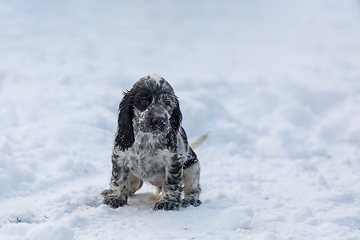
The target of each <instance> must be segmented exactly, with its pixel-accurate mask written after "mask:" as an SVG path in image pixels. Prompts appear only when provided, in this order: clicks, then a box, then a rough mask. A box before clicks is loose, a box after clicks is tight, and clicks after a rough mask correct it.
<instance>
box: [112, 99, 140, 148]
mask: <svg viewBox="0 0 360 240" xmlns="http://www.w3.org/2000/svg"><path fill="white" fill-rule="evenodd" d="M132 99H133V98H132V97H131V96H130V94H129V93H125V96H124V98H123V99H122V100H121V102H120V105H119V117H118V131H117V133H116V137H115V146H119V147H120V150H121V151H125V150H126V149H128V148H129V147H131V146H132V145H133V144H134V141H135V137H134V127H133V123H132V119H133V117H134V107H133V104H132Z"/></svg>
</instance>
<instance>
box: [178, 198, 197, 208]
mask: <svg viewBox="0 0 360 240" xmlns="http://www.w3.org/2000/svg"><path fill="white" fill-rule="evenodd" d="M201 204H202V202H201V201H200V199H197V198H185V199H183V200H181V207H184V208H186V207H188V206H190V205H192V206H194V207H198V206H200V205H201Z"/></svg>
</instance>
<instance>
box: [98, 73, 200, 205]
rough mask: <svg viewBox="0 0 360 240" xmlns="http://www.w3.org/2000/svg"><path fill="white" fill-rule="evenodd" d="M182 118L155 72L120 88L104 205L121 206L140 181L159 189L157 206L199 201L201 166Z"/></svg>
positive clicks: (167, 86) (171, 93) (168, 89)
mask: <svg viewBox="0 0 360 240" xmlns="http://www.w3.org/2000/svg"><path fill="white" fill-rule="evenodd" d="M181 121H182V114H181V111H180V107H179V101H178V99H177V97H176V95H175V93H174V90H173V88H172V87H171V85H170V84H169V83H168V82H167V81H166V80H165V79H164V78H162V77H160V76H158V75H155V74H152V75H148V76H145V77H143V78H141V79H140V80H139V81H137V82H136V83H135V84H134V86H133V88H132V89H131V90H130V91H127V92H125V93H124V97H123V99H122V101H121V102H120V105H119V118H118V129H117V132H116V136H115V142H114V147H113V155H112V176H111V181H110V189H107V190H104V191H103V192H102V195H103V197H104V200H103V203H104V204H107V205H109V206H110V207H113V208H117V207H121V206H124V205H125V204H127V200H128V197H129V196H131V195H133V194H134V193H135V192H136V191H137V190H138V189H139V188H141V186H142V184H143V181H146V182H149V183H151V184H153V185H155V186H157V187H158V189H160V190H161V191H162V197H161V199H160V200H159V201H158V202H156V204H155V206H154V209H155V210H161V209H163V210H178V209H179V206H180V205H181V206H182V207H188V206H190V205H192V206H195V207H197V206H199V205H200V204H201V201H200V199H199V194H200V191H201V189H200V184H199V178H200V165H199V162H198V158H197V156H196V154H195V152H194V151H193V149H192V148H191V147H190V145H189V143H188V140H187V136H186V133H185V131H184V129H183V128H182V126H181ZM206 138H207V134H205V135H204V136H202V137H200V138H198V139H197V140H195V141H194V142H193V144H192V145H193V147H197V146H199V145H201V144H202V143H203V142H204V141H205V140H206ZM183 190H184V199H182V200H181V193H182V191H183Z"/></svg>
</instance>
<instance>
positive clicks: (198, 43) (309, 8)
mask: <svg viewBox="0 0 360 240" xmlns="http://www.w3.org/2000/svg"><path fill="white" fill-rule="evenodd" d="M358 4H359V1H356V0H344V1H340V0H339V1H337V0H317V1H311V0H305V1H302V0H298V1H285V0H275V1H265V0H256V1H246V0H226V1H215V0H209V1H191V0H185V1H175V0H170V1H166V0H163V1H161V0H154V1H146V0H135V1H115V0H114V1H109V0H106V1H86V0H75V1H70V0H65V1H47V0H36V1H25V0H24V1H21V0H15V1H7V0H1V1H0V239H1V240H2V239H10V240H11V239H26V240H34V239H41V240H43V239H52V240H56V239H59V240H70V239H76V240H80V239H83V240H85V239H86V240H88V239H103V240H105V239H244V240H247V239H254V240H275V239H284V240H285V239H286V240H303V239H327V240H328V239H336V240H338V239H347V240H356V239H360V174H359V172H360V22H359V19H360V18H359V16H358V11H359V9H360V6H358ZM148 73H157V74H159V75H161V76H163V77H164V78H165V79H167V80H168V81H169V82H170V83H171V84H172V85H173V87H174V89H175V92H176V94H177V95H178V96H179V99H180V103H181V108H182V112H183V115H184V121H183V126H184V127H185V129H186V131H187V133H188V136H189V138H190V139H191V138H195V137H197V136H199V135H201V134H203V133H205V132H206V131H211V135H210V137H209V139H208V141H207V142H206V143H205V144H204V145H203V146H202V147H201V148H199V149H197V154H198V156H199V158H200V161H201V167H202V172H201V174H202V175H201V184H202V189H203V192H202V195H201V199H202V201H203V205H201V206H200V207H198V208H193V207H189V208H186V209H181V210H180V211H178V212H164V211H159V212H155V211H153V210H152V207H153V205H154V203H155V202H154V201H153V200H150V196H151V195H152V193H153V192H155V189H154V188H153V187H152V186H150V185H144V187H143V188H142V189H141V190H140V191H139V192H138V194H136V196H134V197H133V198H131V199H130V200H129V205H128V206H125V207H123V208H119V209H111V208H109V207H108V206H105V205H102V204H101V200H102V198H101V196H100V195H99V193H100V192H101V191H102V190H103V189H105V188H107V187H108V183H109V178H110V173H111V162H110V156H111V149H112V142H113V136H114V133H115V129H116V120H117V108H118V104H119V102H120V100H121V98H122V91H123V90H125V89H129V88H131V86H132V85H133V83H134V82H135V81H136V80H138V79H139V78H140V77H142V76H144V75H146V74H148Z"/></svg>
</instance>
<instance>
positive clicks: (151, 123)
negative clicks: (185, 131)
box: [142, 105, 169, 133]
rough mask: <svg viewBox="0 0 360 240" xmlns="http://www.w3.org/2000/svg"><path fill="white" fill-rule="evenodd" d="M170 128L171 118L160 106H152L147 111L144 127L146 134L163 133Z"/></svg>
mask: <svg viewBox="0 0 360 240" xmlns="http://www.w3.org/2000/svg"><path fill="white" fill-rule="evenodd" d="M168 126H169V117H168V114H167V112H166V110H165V109H164V108H163V107H159V106H156V105H155V106H150V107H149V108H148V109H147V115H146V117H145V122H144V124H143V125H142V130H143V131H144V132H152V133H163V132H166V131H167V129H168Z"/></svg>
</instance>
